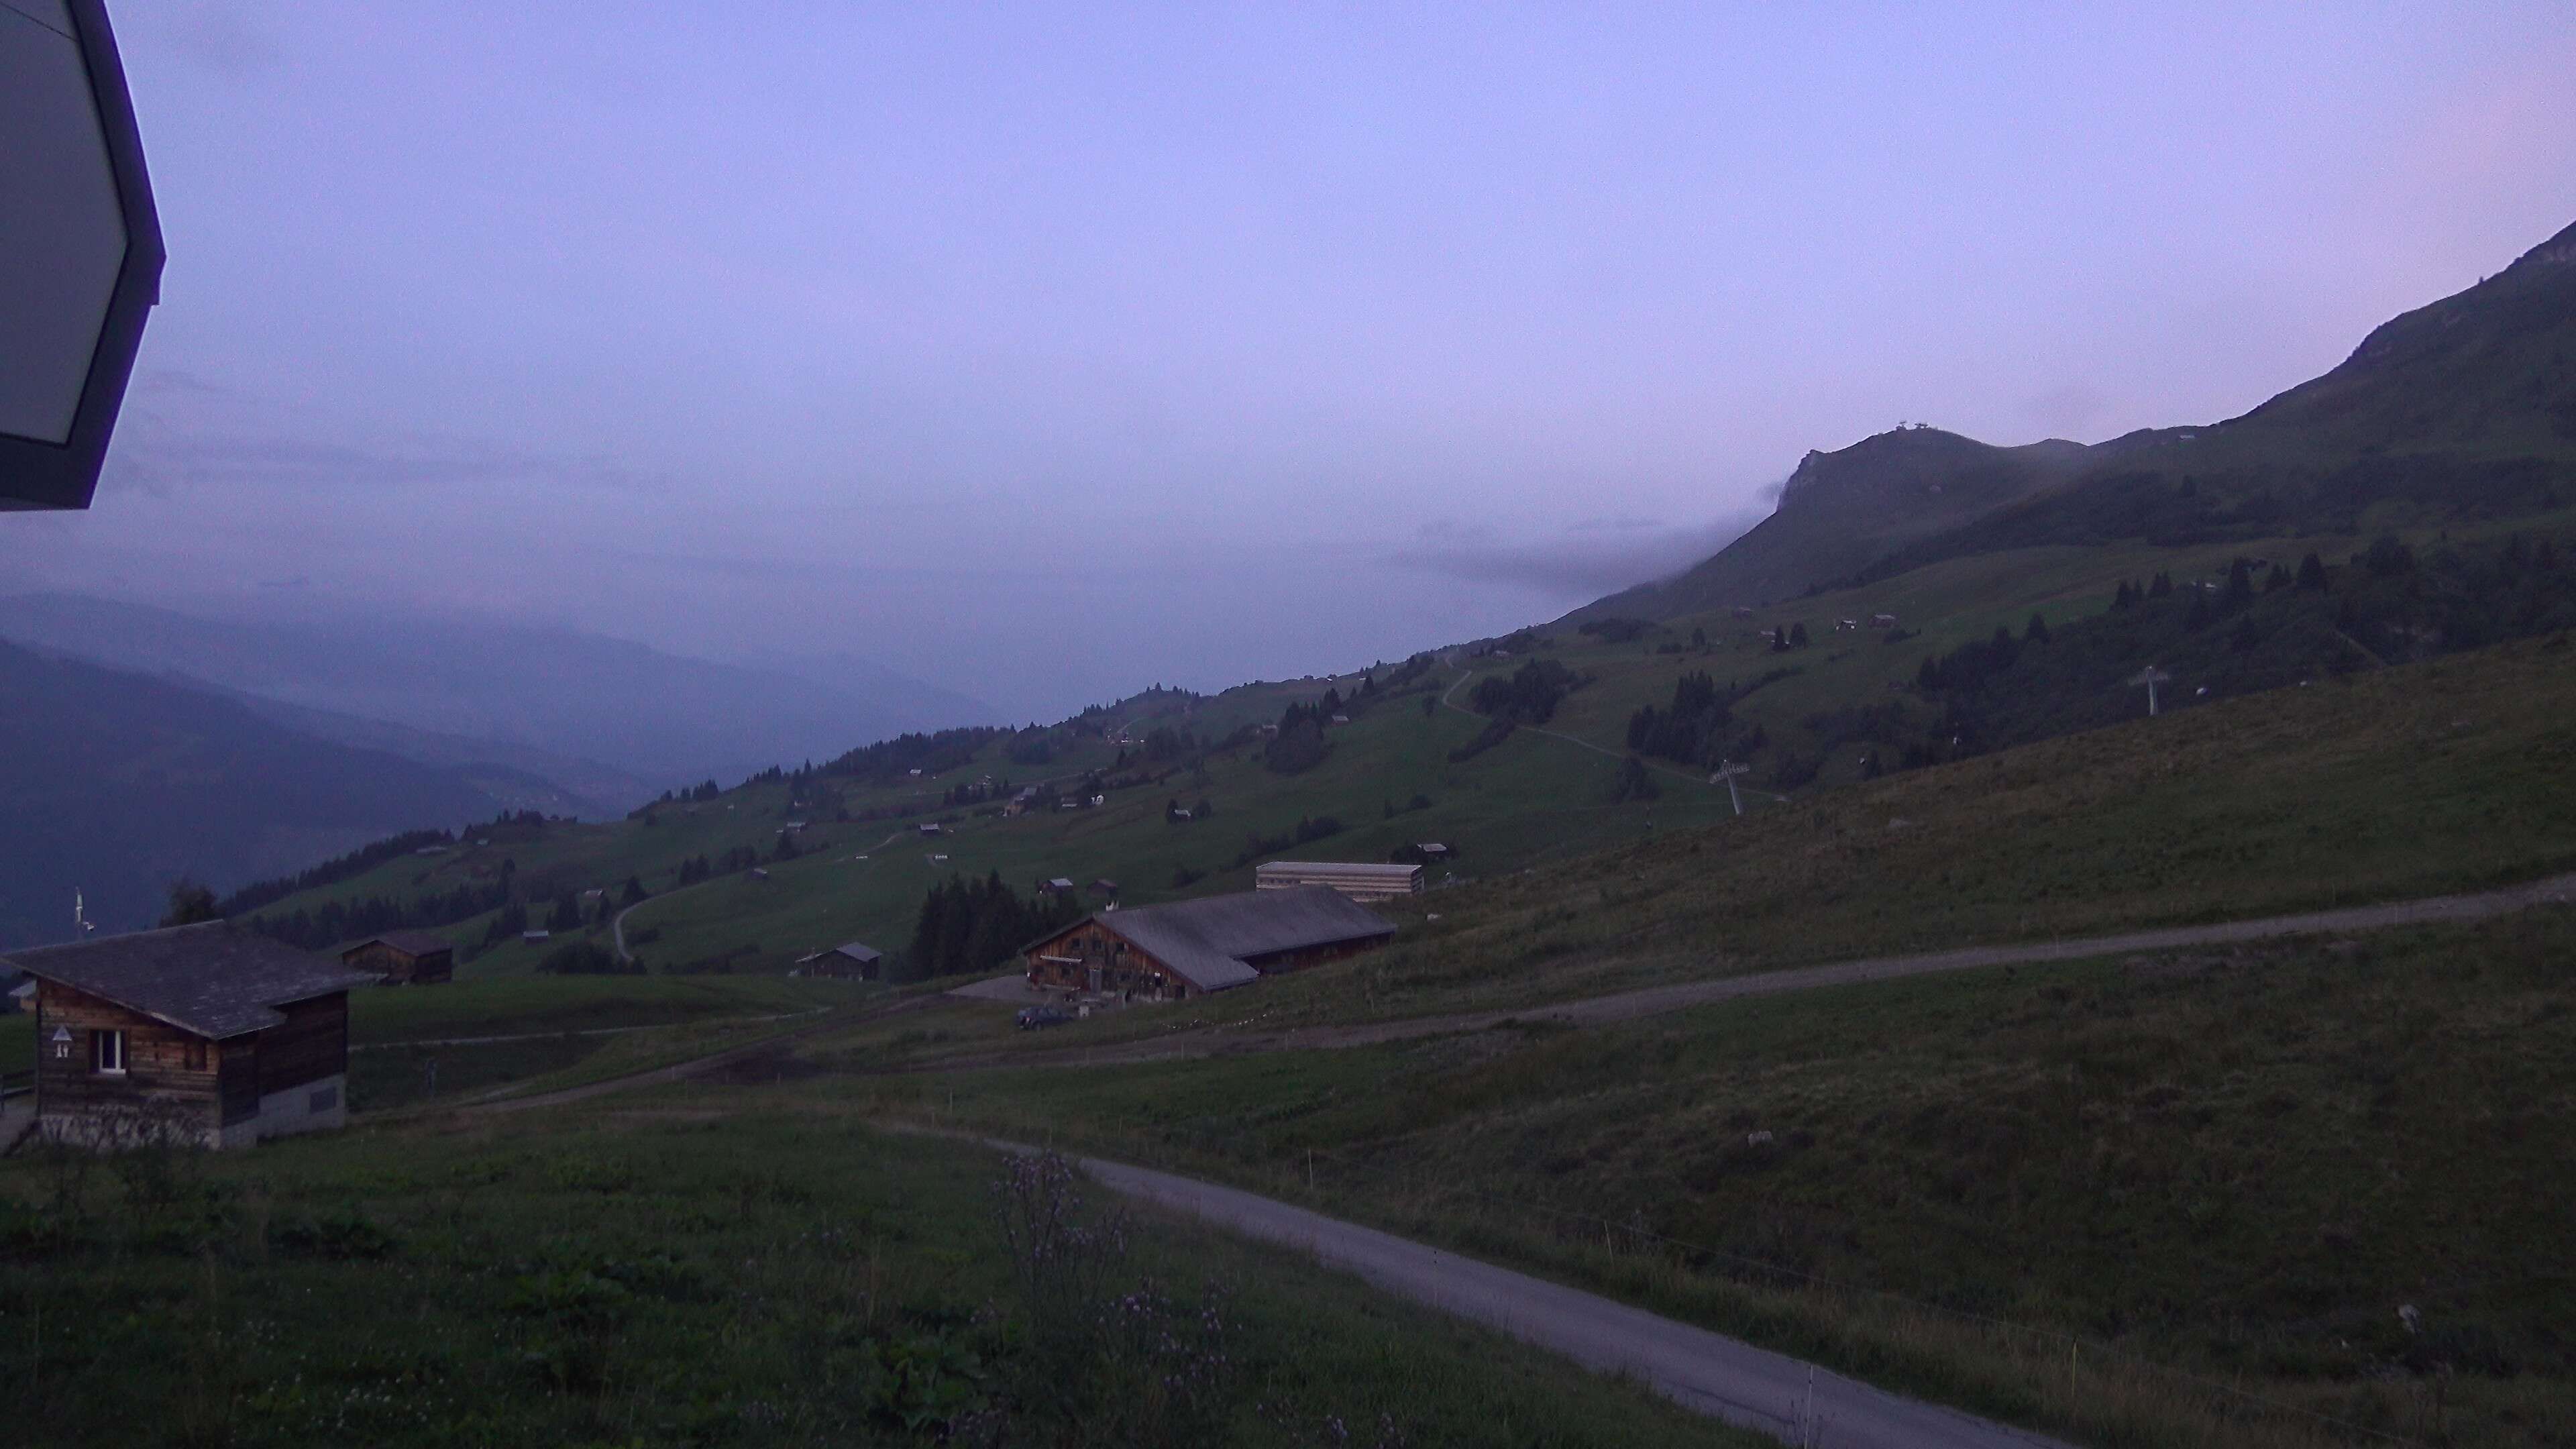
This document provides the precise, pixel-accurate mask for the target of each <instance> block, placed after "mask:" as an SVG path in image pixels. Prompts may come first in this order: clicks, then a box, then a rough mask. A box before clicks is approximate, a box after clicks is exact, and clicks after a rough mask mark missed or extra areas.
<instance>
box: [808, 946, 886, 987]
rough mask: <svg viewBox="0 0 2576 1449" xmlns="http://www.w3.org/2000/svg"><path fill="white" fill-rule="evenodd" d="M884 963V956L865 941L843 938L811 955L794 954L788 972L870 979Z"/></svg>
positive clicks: (876, 974)
mask: <svg viewBox="0 0 2576 1449" xmlns="http://www.w3.org/2000/svg"><path fill="white" fill-rule="evenodd" d="M884 967H885V957H884V955H883V954H881V953H880V952H879V951H878V950H877V949H876V948H875V947H873V946H871V945H869V944H868V943H867V942H865V941H843V942H842V943H841V944H839V945H837V946H834V947H831V948H830V949H828V950H823V951H817V952H815V953H814V954H813V955H811V956H799V957H797V958H796V964H795V966H794V967H793V968H792V969H791V970H790V971H789V972H788V974H789V975H791V976H822V977H830V978H835V979H846V980H856V981H874V980H876V979H877V977H878V975H879V974H880V973H881V972H882V971H883V970H884Z"/></svg>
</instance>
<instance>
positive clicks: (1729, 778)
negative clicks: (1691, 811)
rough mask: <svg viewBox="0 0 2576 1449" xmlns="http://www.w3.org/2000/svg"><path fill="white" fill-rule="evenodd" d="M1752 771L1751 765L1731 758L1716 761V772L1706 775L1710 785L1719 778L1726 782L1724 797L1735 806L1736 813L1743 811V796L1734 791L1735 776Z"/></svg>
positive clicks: (1739, 813)
mask: <svg viewBox="0 0 2576 1449" xmlns="http://www.w3.org/2000/svg"><path fill="white" fill-rule="evenodd" d="M1752 772H1753V767H1752V766H1751V765H1739V764H1736V763H1734V762H1733V761H1731V760H1720V761H1718V762H1717V773H1716V774H1714V775H1711V776H1709V777H1708V782H1709V783H1710V784H1712V785H1714V784H1716V783H1717V782H1718V781H1720V780H1724V781H1725V782H1726V798H1727V800H1728V801H1729V802H1731V803H1732V804H1733V805H1734V806H1735V813H1736V814H1738V815H1741V814H1743V813H1744V797H1743V796H1742V795H1739V794H1737V793H1736V791H1735V777H1736V776H1738V775H1747V774H1751V773H1752Z"/></svg>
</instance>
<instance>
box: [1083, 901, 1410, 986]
mask: <svg viewBox="0 0 2576 1449" xmlns="http://www.w3.org/2000/svg"><path fill="white" fill-rule="evenodd" d="M1084 919H1085V920H1086V921H1090V922H1094V923H1097V924H1098V925H1099V926H1100V928H1101V929H1102V930H1105V931H1107V932H1109V933H1110V934H1111V935H1113V936H1117V937H1120V938H1122V939H1124V940H1125V941H1126V942H1127V943H1128V944H1129V945H1132V946H1135V947H1137V948H1138V949H1140V950H1142V951H1144V952H1145V954H1147V955H1149V956H1151V957H1153V958H1154V959H1155V960H1157V961H1160V962H1162V963H1163V964H1164V965H1165V966H1168V967H1170V968H1171V969H1173V970H1174V971H1177V972H1179V973H1181V975H1182V976H1184V977H1186V978H1188V980H1189V982H1190V984H1191V985H1193V986H1196V987H1197V988H1199V989H1200V990H1201V991H1223V990H1226V989H1227V988H1229V987H1235V986H1242V985H1244V984H1246V983H1248V982H1251V981H1253V980H1256V979H1258V978H1259V976H1260V975H1261V973H1260V972H1258V971H1255V970H1254V969H1252V967H1251V966H1250V965H1249V964H1247V963H1248V961H1249V959H1250V958H1252V957H1256V956H1270V955H1276V954H1277V953H1279V952H1282V951H1300V950H1308V949H1311V948H1313V947H1317V946H1339V945H1345V944H1348V943H1351V942H1355V941H1376V940H1383V939H1385V938H1386V937H1388V936H1392V935H1394V934H1395V927H1393V926H1392V925H1389V924H1388V923H1387V922H1385V921H1384V920H1381V919H1379V918H1378V916H1376V915H1375V914H1374V913H1372V912H1370V911H1369V910H1368V909H1366V908H1365V907H1363V906H1361V905H1359V904H1358V903H1356V902H1354V901H1352V900H1351V898H1350V897H1348V896H1345V895H1343V894H1342V893H1341V892H1340V891H1337V890H1334V889H1333V888H1332V887H1330V886H1296V887H1292V888H1290V889H1288V890H1270V891H1239V892H1236V893H1235V894H1232V895H1222V896H1202V897H1200V898H1199V899H1197V900H1194V901H1173V902H1171V903H1170V904H1168V905H1160V906H1131V907H1129V908H1128V909H1126V910H1121V911H1103V912H1100V913H1098V914H1096V915H1092V916H1088V917H1085V918H1084ZM1075 924H1077V925H1079V924H1081V922H1076V923H1075ZM1071 929H1072V927H1070V926H1068V927H1066V928H1065V930H1071ZM1062 934H1064V932H1063V931H1056V932H1051V933H1049V934H1048V936H1047V937H1046V939H1047V940H1054V939H1055V938H1056V937H1057V936H1060V935H1062ZM1032 944H1035V943H1032Z"/></svg>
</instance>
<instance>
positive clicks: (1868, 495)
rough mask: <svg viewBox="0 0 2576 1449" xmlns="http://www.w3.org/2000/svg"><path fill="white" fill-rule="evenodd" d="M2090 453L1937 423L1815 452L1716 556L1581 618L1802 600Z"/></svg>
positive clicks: (2049, 478)
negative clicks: (1971, 434)
mask: <svg viewBox="0 0 2576 1449" xmlns="http://www.w3.org/2000/svg"><path fill="white" fill-rule="evenodd" d="M2090 452H2091V450H2089V449H2087V448H2086V447H2084V445H2083V444H2081V443H2070V442H2065V441H2063V440H2060V439H2049V440H2047V441H2045V442H2038V443H2032V444H2029V445H2027V446H2025V447H2019V448H1998V447H1994V446H1992V445H1990V444H1986V443H1980V442H1978V441H1976V440H1975V439H1973V438H1963V437H1961V436H1959V435H1958V434H1956V433H1948V432H1943V431H1941V430H1940V429H1938V428H1899V429H1897V430H1895V431H1894V432H1887V433H1880V434H1879V435H1877V436H1876V437H1871V438H1863V439H1862V440H1861V441H1859V442H1857V443H1854V444H1852V445H1851V446H1850V447H1848V448H1845V449H1842V450H1841V451H1840V452H1834V453H1809V454H1808V455H1807V456H1806V457H1805V458H1804V459H1803V460H1801V461H1800V462H1799V464H1798V471H1797V472H1795V473H1793V474H1791V475H1790V476H1789V481H1788V482H1787V483H1786V484H1785V485H1783V486H1782V488H1781V490H1780V506H1779V508H1778V509H1777V510H1776V511H1775V512H1773V513H1772V515H1771V516H1770V517H1769V518H1766V519H1764V520H1763V521H1762V522H1761V523H1760V524H1758V525H1756V526H1755V527H1754V528H1753V530H1752V531H1751V532H1749V533H1747V534H1745V535H1744V536H1743V537H1742V538H1739V539H1737V540H1736V541H1735V542H1734V543H1732V544H1730V545H1728V546H1727V547H1726V548H1725V549H1724V550H1723V551H1722V552H1720V553H1719V554H1718V555H1717V556H1716V557H1714V558H1711V559H1708V560H1707V561H1705V562H1703V563H1701V564H1699V565H1698V566H1697V567H1694V568H1692V569H1691V570H1690V571H1689V572H1687V573H1684V574H1681V575H1679V576H1677V577H1674V578H1671V579H1666V580H1663V581H1661V582H1657V583H1651V584H1643V585H1640V586H1638V587H1636V588H1633V589H1630V590H1627V591H1626V592H1624V593H1618V594H1613V595H1611V596H1610V597H1609V598H1606V599H1603V600H1601V601H1599V602H1598V603H1595V604H1591V605H1587V606H1586V607H1585V608H1583V609H1581V610H1578V611H1576V613H1575V614H1574V616H1573V617H1574V618H1576V619H1587V618H1617V617H1635V618H1648V619H1665V618H1671V617H1673V616H1675V615H1678V614H1692V613H1700V612H1704V611H1706V610H1710V609H1716V608H1723V607H1727V606H1729V605H1734V604H1760V603H1765V602H1769V601H1771V600H1774V599H1782V598H1790V597H1794V596H1796V595H1798V594H1802V593H1804V592H1806V591H1807V588H1808V586H1810V585H1812V584H1815V583H1817V582H1819V581H1821V580H1824V579H1831V578H1839V577H1843V576H1846V575H1849V574H1853V573H1856V572H1858V571H1859V570H1861V569H1862V568H1865V567H1867V566H1868V565H1869V564H1871V563H1873V562H1875V561H1877V560H1878V559H1881V558H1884V557H1886V556H1887V555H1888V554H1889V553H1891V552H1894V551H1896V550H1898V549H1900V548H1902V547H1904V546H1905V545H1907V544H1909V543H1912V542H1915V541H1916V540H1919V539H1923V538H1928V537H1932V536H1935V535H1938V534H1940V533H1943V532H1945V531H1948V530H1951V529H1954V528H1957V527H1959V526H1961V525H1963V524H1966V523H1969V522H1971V521H1972V520H1975V519H1977V518H1981V517H1984V516H1985V515H1987V514H1989V513H1991V512H1993V511H1994V510H1995V509H1997V508H1999V507H2002V506H2004V505H2007V504H2010V503H2012V502H2014V501H2016V500H2018V499H2022V498H2027V497H2029V496H2031V495H2032V494H2035V493H2038V492H2040V491H2042V490H2044V489H2047V488H2049V487H2051V486H2052V485H2055V484H2058V483H2062V482H2064V481H2065V480H2066V479H2068V478H2070V477H2072V476H2074V475H2075V473H2076V472H2077V471H2078V470H2079V469H2080V468H2082V467H2083V466H2084V464H2085V462H2086V460H2087V459H2088V457H2089V456H2090Z"/></svg>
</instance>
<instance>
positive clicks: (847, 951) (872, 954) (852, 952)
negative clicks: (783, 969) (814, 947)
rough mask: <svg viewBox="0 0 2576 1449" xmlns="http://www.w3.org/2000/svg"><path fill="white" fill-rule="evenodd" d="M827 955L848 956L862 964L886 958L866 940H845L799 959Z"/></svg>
mask: <svg viewBox="0 0 2576 1449" xmlns="http://www.w3.org/2000/svg"><path fill="white" fill-rule="evenodd" d="M825 956H847V957H849V958H850V959H851V960H853V961H856V962H859V963H861V964H862V965H864V964H866V963H867V962H870V961H881V960H884V959H885V958H884V956H883V955H882V954H881V953H880V952H879V951H878V950H877V949H876V948H875V947H874V946H871V945H869V944H868V943H867V942H865V941H843V942H842V943H841V944H839V945H837V946H834V947H832V948H830V949H829V950H823V951H817V952H815V953H814V954H813V955H811V956H800V957H798V958H797V960H799V961H816V960H820V959H821V958H823V957H825Z"/></svg>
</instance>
